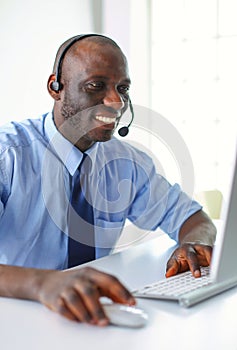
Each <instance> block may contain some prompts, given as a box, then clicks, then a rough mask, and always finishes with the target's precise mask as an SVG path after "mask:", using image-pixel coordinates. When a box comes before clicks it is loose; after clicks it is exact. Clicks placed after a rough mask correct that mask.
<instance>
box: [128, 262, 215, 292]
mask: <svg viewBox="0 0 237 350" xmlns="http://www.w3.org/2000/svg"><path fill="white" fill-rule="evenodd" d="M209 272H210V268H209V267H202V268H201V274H202V276H201V277H199V278H195V277H193V275H192V273H191V272H190V271H187V272H184V273H181V274H178V275H175V276H173V277H169V278H165V279H163V280H160V281H158V282H155V283H152V284H149V285H146V286H144V287H142V288H140V289H138V290H135V291H133V295H134V296H135V297H136V296H138V297H144V298H146V297H147V298H157V299H159V298H162V299H165V298H166V297H167V299H178V298H179V296H181V295H182V294H185V293H188V292H191V291H193V290H195V289H197V288H200V287H202V286H205V285H207V284H209V283H210V282H211V279H210V274H209Z"/></svg>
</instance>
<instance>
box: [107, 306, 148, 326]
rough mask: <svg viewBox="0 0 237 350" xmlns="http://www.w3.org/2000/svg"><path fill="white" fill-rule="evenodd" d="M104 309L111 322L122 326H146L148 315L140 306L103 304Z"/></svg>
mask: <svg viewBox="0 0 237 350" xmlns="http://www.w3.org/2000/svg"><path fill="white" fill-rule="evenodd" d="M103 308H104V311H105V313H106V315H107V317H108V319H109V321H110V324H113V325H116V326H120V327H121V326H122V327H132V328H140V327H144V326H145V325H146V323H147V320H148V315H147V314H146V313H145V312H144V311H143V310H141V309H140V308H138V307H135V306H127V305H122V304H117V303H108V304H103Z"/></svg>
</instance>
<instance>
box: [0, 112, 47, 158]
mask: <svg viewBox="0 0 237 350" xmlns="http://www.w3.org/2000/svg"><path fill="white" fill-rule="evenodd" d="M44 119H45V115H43V116H40V117H38V118H32V119H26V120H23V121H21V122H17V121H12V122H10V123H8V124H5V125H3V126H1V127H0V155H1V154H2V153H4V152H5V151H7V150H9V149H16V148H20V147H27V146H31V145H32V143H33V142H34V141H36V140H43V139H44Z"/></svg>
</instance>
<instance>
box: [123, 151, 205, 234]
mask: <svg viewBox="0 0 237 350" xmlns="http://www.w3.org/2000/svg"><path fill="white" fill-rule="evenodd" d="M143 164H144V165H143V169H146V170H145V171H140V172H137V173H139V176H140V178H139V179H137V180H136V181H137V183H139V184H140V185H139V186H138V187H137V188H139V190H138V191H137V194H136V197H135V199H134V201H133V203H132V206H131V209H130V212H129V216H128V218H129V220H130V221H132V222H133V223H134V224H135V225H137V226H138V227H140V228H142V229H147V230H156V229H157V228H158V227H160V228H161V229H162V230H163V231H164V232H166V233H167V234H168V235H169V236H170V238H172V239H174V240H175V241H178V235H179V230H180V228H181V226H182V224H183V223H184V221H186V219H188V218H189V217H190V216H191V215H192V214H194V213H195V212H197V211H199V210H200V209H201V208H202V207H201V206H200V205H199V203H197V202H196V201H194V200H192V199H191V198H190V197H189V196H188V195H187V194H186V193H184V192H183V191H182V189H181V187H180V186H179V185H178V184H174V185H171V184H170V183H169V182H168V181H167V180H166V179H165V178H164V177H163V176H161V175H160V174H158V173H156V169H155V166H154V164H153V162H152V160H151V159H150V158H149V157H148V159H144V163H143Z"/></svg>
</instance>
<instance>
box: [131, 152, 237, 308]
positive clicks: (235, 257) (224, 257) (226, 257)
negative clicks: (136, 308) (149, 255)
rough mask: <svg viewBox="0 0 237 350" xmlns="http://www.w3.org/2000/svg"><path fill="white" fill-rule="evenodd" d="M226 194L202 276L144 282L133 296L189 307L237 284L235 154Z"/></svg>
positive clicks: (236, 175)
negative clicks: (220, 226) (221, 222)
mask: <svg viewBox="0 0 237 350" xmlns="http://www.w3.org/2000/svg"><path fill="white" fill-rule="evenodd" d="M228 197H229V201H228V205H227V206H226V207H225V208H224V211H222V214H223V219H224V220H223V221H224V225H223V227H222V230H221V231H220V232H218V235H217V240H216V243H215V246H214V248H213V255H212V262H211V266H210V267H204V268H201V272H202V277H200V278H194V277H193V276H192V274H191V272H190V271H187V272H184V273H181V274H178V275H176V276H173V277H169V278H165V279H164V280H161V281H157V282H155V283H152V284H149V285H146V286H143V287H141V288H139V289H137V290H135V291H133V292H132V293H133V295H134V296H135V297H137V298H151V299H164V300H175V301H178V302H179V304H180V305H181V306H184V307H189V306H192V305H194V304H197V303H199V302H201V301H203V300H206V299H208V298H210V297H212V296H214V295H216V294H219V293H221V292H224V291H226V290H228V289H230V288H232V287H234V286H236V285H237V157H236V159H235V162H234V169H233V176H232V181H231V186H230V193H229V196H228Z"/></svg>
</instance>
